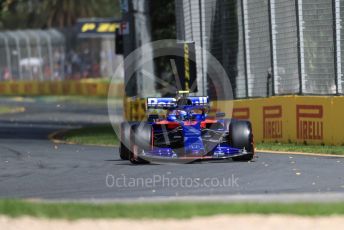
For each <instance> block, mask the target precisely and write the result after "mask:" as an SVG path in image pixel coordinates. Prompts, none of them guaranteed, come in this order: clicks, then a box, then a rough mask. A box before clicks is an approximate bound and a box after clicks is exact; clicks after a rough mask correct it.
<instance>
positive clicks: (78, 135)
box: [61, 126, 119, 146]
mask: <svg viewBox="0 0 344 230" xmlns="http://www.w3.org/2000/svg"><path fill="white" fill-rule="evenodd" d="M61 139H62V140H65V141H68V142H73V143H77V144H91V145H108V146H115V145H118V144H119V141H118V138H117V136H116V133H115V131H114V130H113V128H112V127H111V126H95V127H85V128H81V129H73V130H69V131H67V132H65V133H63V134H62V137H61Z"/></svg>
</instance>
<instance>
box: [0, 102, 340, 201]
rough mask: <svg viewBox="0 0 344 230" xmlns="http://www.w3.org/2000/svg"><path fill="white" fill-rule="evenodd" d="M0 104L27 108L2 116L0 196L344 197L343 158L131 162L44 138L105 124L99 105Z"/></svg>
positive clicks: (112, 151) (105, 150) (111, 152)
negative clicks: (184, 162)
mask: <svg viewBox="0 0 344 230" xmlns="http://www.w3.org/2000/svg"><path fill="white" fill-rule="evenodd" d="M0 103H1V104H10V105H17V106H25V108H26V112H24V113H19V114H10V115H0V198H34V199H35V198H37V199H49V200H50V199H52V200H132V199H136V198H138V199H141V200H145V199H154V198H157V199H164V198H167V199H169V198H172V199H173V198H177V197H193V198H194V197H203V198H204V197H220V199H221V197H227V198H228V197H235V196H238V195H239V196H243V197H245V196H248V197H249V196H251V195H252V196H256V197H258V199H262V198H264V197H276V195H278V194H287V195H288V194H293V196H296V197H298V194H300V197H302V196H304V197H309V196H308V195H307V196H305V194H310V195H312V194H313V195H315V197H319V195H322V194H323V196H321V197H323V198H324V197H325V199H326V196H327V195H326V194H328V193H335V194H337V196H338V195H339V197H341V199H343V197H344V158H339V157H319V156H303V155H285V154H283V155H280V154H269V153H259V154H257V156H258V157H257V158H256V159H255V160H254V161H253V162H232V161H217V162H202V163H195V164H164V165H131V164H130V163H129V162H126V161H121V160H120V159H119V155H118V148H110V147H90V146H81V145H64V144H54V143H52V142H51V141H49V140H48V135H49V134H50V133H52V132H54V131H56V130H59V129H66V128H76V127H80V126H83V125H93V124H104V123H107V122H108V117H107V108H106V106H105V105H91V104H73V103H57V102H53V103H51V102H50V103H48V102H43V101H23V102H15V101H13V100H10V99H0ZM295 194H296V195H295ZM277 199H280V198H277Z"/></svg>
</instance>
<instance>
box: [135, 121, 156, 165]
mask: <svg viewBox="0 0 344 230" xmlns="http://www.w3.org/2000/svg"><path fill="white" fill-rule="evenodd" d="M153 138H154V132H153V127H152V126H151V125H150V124H136V125H133V127H132V132H131V140H133V145H132V151H131V155H130V157H129V160H130V162H131V163H133V164H147V163H149V162H148V161H146V160H144V159H142V158H141V157H140V154H141V153H142V152H143V151H149V150H151V149H152V147H153V145H154V143H153V142H154V139H153Z"/></svg>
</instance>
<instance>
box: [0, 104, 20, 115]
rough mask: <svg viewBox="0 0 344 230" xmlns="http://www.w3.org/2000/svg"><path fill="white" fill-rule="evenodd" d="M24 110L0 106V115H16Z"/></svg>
mask: <svg viewBox="0 0 344 230" xmlns="http://www.w3.org/2000/svg"><path fill="white" fill-rule="evenodd" d="M22 109H23V108H19V107H11V106H0V115H1V114H6V113H15V112H19V111H21V110H22Z"/></svg>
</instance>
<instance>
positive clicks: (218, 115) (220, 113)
mask: <svg viewBox="0 0 344 230" xmlns="http://www.w3.org/2000/svg"><path fill="white" fill-rule="evenodd" d="M224 116H226V113H223V112H217V113H216V117H224Z"/></svg>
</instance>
